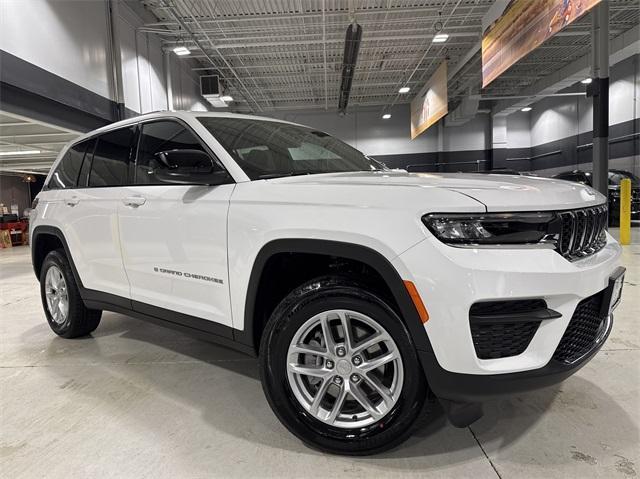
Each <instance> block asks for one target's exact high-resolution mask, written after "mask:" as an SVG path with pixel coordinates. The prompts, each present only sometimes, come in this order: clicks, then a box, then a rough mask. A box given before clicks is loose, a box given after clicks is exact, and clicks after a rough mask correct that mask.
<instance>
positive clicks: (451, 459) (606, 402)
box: [0, 231, 640, 479]
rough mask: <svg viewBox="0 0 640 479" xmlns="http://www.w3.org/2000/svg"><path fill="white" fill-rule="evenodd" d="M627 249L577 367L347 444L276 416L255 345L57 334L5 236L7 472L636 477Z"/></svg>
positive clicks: (639, 259) (148, 330) (0, 439)
mask: <svg viewBox="0 0 640 479" xmlns="http://www.w3.org/2000/svg"><path fill="white" fill-rule="evenodd" d="M634 235H635V236H636V237H637V236H638V232H637V231H635V232H634ZM623 262H624V264H625V266H626V267H627V271H628V272H627V281H626V284H625V295H624V301H623V303H622V305H621V306H620V308H619V309H618V314H617V315H616V322H615V327H614V330H613V333H612V335H611V337H610V338H609V340H608V342H607V343H606V344H605V346H604V348H603V351H601V352H600V353H599V354H598V355H597V356H596V358H595V359H594V360H593V361H591V363H589V364H588V365H587V366H586V367H585V368H583V369H582V370H581V371H580V372H579V373H578V374H577V375H575V376H573V377H572V378H570V379H569V380H567V381H566V382H565V383H563V384H561V385H559V386H556V387H553V388H549V389H546V390H542V391H537V392H533V393H529V394H522V395H521V396H518V397H513V398H510V399H504V400H499V401H495V402H492V403H489V404H487V405H486V408H485V409H486V415H485V417H484V418H483V419H481V420H480V421H478V422H477V423H476V424H474V425H472V426H471V427H470V428H467V429H456V428H454V427H452V426H450V425H449V424H447V422H446V421H445V419H444V417H443V416H442V413H437V417H436V418H435V420H434V421H433V422H432V423H431V424H429V425H428V426H426V427H422V428H420V429H419V430H418V431H417V432H416V433H415V435H414V436H413V437H412V438H411V439H410V440H409V441H408V442H407V443H405V444H404V445H403V446H401V447H400V448H398V449H397V450H395V451H392V452H390V453H386V454H383V455H380V456H376V457H368V458H349V457H335V456H327V455H324V454H321V453H318V452H315V451H313V450H310V449H308V448H306V447H305V446H303V445H302V444H301V443H300V442H299V441H298V440H297V439H295V438H294V437H293V436H292V435H290V434H289V433H288V432H287V431H286V430H285V429H284V427H283V426H281V425H280V423H279V422H278V421H277V419H276V418H275V416H274V415H273V414H272V412H271V410H270V409H269V406H268V405H267V403H266V401H265V399H264V396H263V394H262V390H261V387H260V383H259V381H258V377H257V371H256V362H255V360H253V359H250V358H247V357H245V356H242V355H240V354H237V353H235V352H232V351H229V350H227V349H224V348H222V347H218V346H215V345H211V344H208V343H204V342H200V341H197V340H194V339H191V338H189V337H187V336H183V335H181V334H178V333H176V332H174V331H171V330H168V329H164V328H160V327H156V326H153V325H150V324H147V323H142V322H138V321H136V320H134V319H130V318H127V317H125V316H122V315H119V314H114V313H105V315H104V316H103V322H102V324H101V325H100V327H99V328H98V329H97V331H96V332H95V334H94V335H93V337H89V338H84V339H76V340H64V339H60V338H57V337H56V336H54V335H53V333H52V332H51V331H50V330H49V327H48V326H47V324H46V322H45V320H44V316H43V313H42V310H41V305H40V298H39V294H38V287H37V282H36V279H35V278H34V276H33V273H32V270H31V263H30V257H29V248H28V247H18V248H12V249H8V250H0V407H1V409H0V476H1V477H3V478H12V479H13V478H23V477H24V478H26V477H29V478H31V477H66V478H71V477H81V478H86V477H92V478H95V477H108V476H109V477H131V478H142V477H153V478H161V477H171V478H178V477H179V478H190V477H278V478H280V477H306V476H313V477H365V476H366V477H369V478H372V477H394V478H398V477H405V476H412V477H427V476H428V477H470V476H473V477H474V478H475V479H481V478H484V477H502V478H512V477H513V478H516V477H544V478H545V479H550V478H555V477H557V478H565V477H581V478H583V477H607V478H613V477H621V478H625V477H627V478H628V477H636V476H637V474H638V473H639V472H640V445H639V444H640V437H639V426H640V399H639V393H640V387H639V385H640V328H638V327H637V325H638V318H639V317H640V295H639V294H638V293H639V292H640V244H634V245H632V246H628V247H626V248H625V249H624V257H623Z"/></svg>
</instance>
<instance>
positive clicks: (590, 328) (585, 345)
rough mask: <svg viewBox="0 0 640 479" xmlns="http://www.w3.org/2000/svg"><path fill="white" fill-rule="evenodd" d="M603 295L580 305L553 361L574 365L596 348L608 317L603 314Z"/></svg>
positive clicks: (589, 298)
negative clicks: (573, 363)
mask: <svg viewBox="0 0 640 479" xmlns="http://www.w3.org/2000/svg"><path fill="white" fill-rule="evenodd" d="M603 295H604V292H603V291H601V292H600V293H597V294H594V295H593V296H589V297H588V298H585V299H583V300H582V301H580V302H579V303H578V306H577V307H576V310H575V311H574V313H573V316H572V317H571V321H569V325H568V326H567V329H566V331H565V332H564V335H563V336H562V339H561V340H560V344H559V345H558V348H557V349H556V351H555V353H554V354H553V359H555V360H557V361H561V362H564V363H572V362H574V361H576V360H577V359H580V358H581V357H582V356H583V355H584V354H586V353H588V352H589V351H590V350H591V349H592V348H593V347H594V346H595V343H596V340H597V339H598V337H599V336H600V335H601V334H603V328H604V327H605V324H606V317H605V316H606V315H604V314H602V299H603Z"/></svg>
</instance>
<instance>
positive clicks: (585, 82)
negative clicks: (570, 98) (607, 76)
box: [580, 78, 593, 85]
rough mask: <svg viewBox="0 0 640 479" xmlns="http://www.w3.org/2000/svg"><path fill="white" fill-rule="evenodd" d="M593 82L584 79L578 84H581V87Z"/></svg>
mask: <svg viewBox="0 0 640 479" xmlns="http://www.w3.org/2000/svg"><path fill="white" fill-rule="evenodd" d="M592 81H593V80H592V79H591V78H585V79H584V80H582V81H581V82H580V83H582V84H583V85H588V84H589V83H591V82H592Z"/></svg>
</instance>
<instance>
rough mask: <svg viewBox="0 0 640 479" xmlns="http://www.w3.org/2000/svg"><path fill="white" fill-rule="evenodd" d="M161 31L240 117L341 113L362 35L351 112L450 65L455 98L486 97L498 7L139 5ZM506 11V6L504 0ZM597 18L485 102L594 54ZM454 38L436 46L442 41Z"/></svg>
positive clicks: (290, 1) (200, 1) (510, 76)
mask: <svg viewBox="0 0 640 479" xmlns="http://www.w3.org/2000/svg"><path fill="white" fill-rule="evenodd" d="M139 1H141V3H142V4H143V5H144V6H145V7H146V8H147V9H149V10H150V11H151V12H152V13H153V14H154V15H155V17H156V18H157V19H158V21H157V22H153V23H149V24H146V25H145V26H144V27H143V30H146V31H149V32H154V33H157V34H159V35H160V37H161V38H162V39H163V41H164V43H165V47H166V48H173V47H175V46H178V45H185V46H187V47H189V48H190V49H191V50H192V54H191V55H190V56H189V57H183V58H196V59H198V60H199V61H200V64H201V65H200V66H198V67H196V70H197V71H198V73H199V74H211V73H214V72H217V73H218V74H220V75H221V77H223V81H224V83H225V84H226V88H227V92H226V93H227V94H230V95H231V96H233V98H234V99H235V100H236V103H235V105H234V109H235V110H239V111H251V112H260V111H269V110H277V109H313V108H323V109H324V108H326V109H333V110H335V109H336V108H337V103H338V94H339V87H340V80H341V65H342V58H343V54H344V39H345V31H346V28H347V26H348V25H349V23H350V22H351V21H352V20H354V19H355V21H356V22H357V23H359V24H360V25H361V26H362V29H363V35H362V43H361V46H360V52H359V56H358V61H357V66H356V71H355V76H354V79H353V85H352V90H351V98H350V102H349V104H350V106H351V107H353V106H356V105H358V106H379V107H381V109H386V108H389V107H390V106H392V105H394V104H397V103H408V102H410V101H411V98H412V94H411V93H408V94H405V95H400V94H398V89H399V88H400V87H401V86H409V87H411V90H412V91H413V92H415V91H417V90H419V89H420V88H421V87H422V86H423V84H424V83H425V81H426V80H427V79H428V78H429V77H430V76H431V74H432V73H433V72H434V71H435V69H436V68H437V67H438V66H439V64H440V63H441V62H442V60H443V59H445V58H447V59H448V61H449V72H450V74H449V77H450V78H449V97H450V99H451V100H453V101H454V102H455V101H456V100H459V99H461V98H462V97H464V96H466V95H468V94H469V93H476V94H477V93H480V92H481V90H480V84H481V81H480V72H481V58H480V39H481V36H482V19H483V17H484V16H485V14H486V13H487V12H488V10H489V9H490V8H491V6H492V5H493V4H494V3H495V2H494V1H493V0H435V1H434V0H432V1H415V0H414V1H411V0H409V1H407V0H267V1H259V0H253V1H234V0H228V1H224V0H139ZM499 1H500V0H499ZM639 7H640V0H611V1H610V32H611V37H615V36H617V35H620V34H621V33H622V32H624V31H625V30H628V29H629V28H631V27H633V26H635V25H637V24H638V22H639V19H640V8H639ZM590 22H591V20H590V16H589V15H585V17H583V18H582V19H580V20H578V21H577V22H575V23H574V24H573V25H570V26H569V27H567V28H566V29H565V30H564V31H562V32H560V33H559V34H557V35H556V36H554V37H553V38H552V39H550V40H548V41H547V42H545V43H544V44H543V45H542V46H541V47H539V48H537V49H536V50H535V51H534V52H532V53H531V54H530V55H528V56H527V57H525V58H524V59H523V60H521V61H520V62H518V64H517V65H515V66H514V67H512V68H511V69H510V70H508V71H507V72H505V73H504V74H503V75H502V76H501V77H500V78H498V79H497V80H496V81H494V82H493V83H492V84H491V85H489V88H487V89H486V90H484V91H482V93H483V94H490V95H509V94H517V93H518V92H519V91H520V90H522V89H523V88H526V87H527V86H529V85H531V84H533V83H535V82H536V81H537V80H539V79H540V78H542V77H544V76H546V75H549V74H550V73H552V72H554V71H556V70H558V69H560V68H561V67H562V66H564V65H565V64H566V63H567V62H570V61H572V60H574V59H576V58H579V57H581V56H583V55H585V54H586V53H588V52H589V50H590V41H591V40H590ZM440 30H441V31H443V32H446V33H448V34H449V40H448V41H447V42H446V43H443V44H435V43H432V38H433V35H434V34H435V33H437V32H438V31H440Z"/></svg>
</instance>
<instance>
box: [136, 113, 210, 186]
mask: <svg viewBox="0 0 640 479" xmlns="http://www.w3.org/2000/svg"><path fill="white" fill-rule="evenodd" d="M172 150H200V151H205V152H206V150H205V149H204V148H203V146H202V145H201V144H200V141H199V140H198V138H197V137H196V136H195V135H194V134H193V133H192V132H191V130H189V129H187V128H186V127H184V126H183V125H181V124H180V123H178V122H175V121H154V122H151V123H144V124H143V125H142V132H141V134H140V146H139V147H138V159H137V161H136V184H138V185H161V184H163V183H162V181H160V180H159V179H158V178H157V177H156V175H155V172H156V170H157V169H158V168H164V166H163V165H162V164H160V163H159V158H158V153H160V152H163V151H172ZM214 163H215V161H214Z"/></svg>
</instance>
